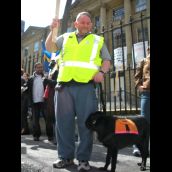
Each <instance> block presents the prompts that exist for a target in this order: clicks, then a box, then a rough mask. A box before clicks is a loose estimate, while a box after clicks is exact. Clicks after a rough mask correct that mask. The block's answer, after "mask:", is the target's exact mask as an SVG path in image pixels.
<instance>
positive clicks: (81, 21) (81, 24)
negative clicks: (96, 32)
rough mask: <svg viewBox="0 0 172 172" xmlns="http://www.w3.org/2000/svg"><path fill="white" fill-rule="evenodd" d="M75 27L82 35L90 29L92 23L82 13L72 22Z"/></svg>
mask: <svg viewBox="0 0 172 172" xmlns="http://www.w3.org/2000/svg"><path fill="white" fill-rule="evenodd" d="M74 25H75V28H76V29H78V31H79V34H81V35H84V34H86V33H88V32H90V31H91V28H92V23H91V20H90V18H89V17H88V16H86V15H83V16H80V17H79V18H78V20H77V21H75V22H74Z"/></svg>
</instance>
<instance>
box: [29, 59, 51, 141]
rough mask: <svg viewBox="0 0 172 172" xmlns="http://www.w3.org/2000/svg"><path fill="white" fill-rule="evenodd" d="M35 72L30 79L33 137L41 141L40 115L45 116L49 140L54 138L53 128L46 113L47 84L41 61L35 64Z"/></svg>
mask: <svg viewBox="0 0 172 172" xmlns="http://www.w3.org/2000/svg"><path fill="white" fill-rule="evenodd" d="M34 67H35V72H34V73H33V75H32V76H31V77H30V79H29V81H28V87H29V95H30V102H31V107H32V119H33V133H32V134H33V139H34V141H39V137H40V136H41V129H40V124H39V119H40V115H41V114H42V116H43V117H44V120H45V124H46V134H47V136H48V140H49V141H52V140H53V130H52V127H51V123H50V121H49V120H48V118H47V116H46V113H45V102H44V97H43V96H44V91H45V88H46V85H47V82H46V79H45V77H44V73H43V65H42V63H40V62H37V63H36V64H35V66H34Z"/></svg>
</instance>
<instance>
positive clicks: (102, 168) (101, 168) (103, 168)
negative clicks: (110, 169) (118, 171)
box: [99, 167, 107, 171]
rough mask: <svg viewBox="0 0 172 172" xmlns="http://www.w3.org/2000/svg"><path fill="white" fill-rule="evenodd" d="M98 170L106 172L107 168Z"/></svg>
mask: <svg viewBox="0 0 172 172" xmlns="http://www.w3.org/2000/svg"><path fill="white" fill-rule="evenodd" d="M99 170H100V171H107V168H105V167H100V168H99Z"/></svg>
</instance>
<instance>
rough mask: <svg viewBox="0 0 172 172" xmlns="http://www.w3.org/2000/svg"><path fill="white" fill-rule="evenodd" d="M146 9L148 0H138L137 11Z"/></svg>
mask: <svg viewBox="0 0 172 172" xmlns="http://www.w3.org/2000/svg"><path fill="white" fill-rule="evenodd" d="M145 9H146V0H136V12H140V11H143V10H145Z"/></svg>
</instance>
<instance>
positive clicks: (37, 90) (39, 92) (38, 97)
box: [33, 74, 44, 103]
mask: <svg viewBox="0 0 172 172" xmlns="http://www.w3.org/2000/svg"><path fill="white" fill-rule="evenodd" d="M43 96H44V85H43V81H42V76H41V75H37V74H35V78H34V81H33V102H34V103H38V102H43V101H44V98H43Z"/></svg>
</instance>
